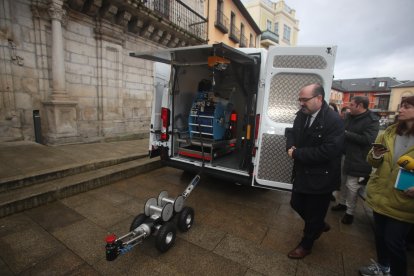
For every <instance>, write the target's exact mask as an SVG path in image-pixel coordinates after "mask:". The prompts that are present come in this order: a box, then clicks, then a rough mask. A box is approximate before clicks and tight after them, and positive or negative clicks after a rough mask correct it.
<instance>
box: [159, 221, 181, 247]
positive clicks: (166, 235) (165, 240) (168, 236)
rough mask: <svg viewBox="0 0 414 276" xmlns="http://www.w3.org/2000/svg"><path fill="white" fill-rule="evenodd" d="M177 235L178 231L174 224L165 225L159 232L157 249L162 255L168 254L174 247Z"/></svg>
mask: <svg viewBox="0 0 414 276" xmlns="http://www.w3.org/2000/svg"><path fill="white" fill-rule="evenodd" d="M176 235H177V230H176V229H175V226H174V224H173V223H171V222H167V223H165V224H163V225H162V226H161V227H160V229H159V230H158V234H157V236H156V238H155V247H156V248H157V249H158V251H160V252H161V253H164V252H166V251H167V250H168V249H170V248H171V247H172V246H173V245H174V242H175V238H176Z"/></svg>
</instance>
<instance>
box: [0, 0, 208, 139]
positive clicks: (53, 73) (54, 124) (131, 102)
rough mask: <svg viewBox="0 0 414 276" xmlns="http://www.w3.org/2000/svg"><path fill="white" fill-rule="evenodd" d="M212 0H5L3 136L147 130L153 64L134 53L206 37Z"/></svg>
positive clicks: (1, 27) (120, 134) (0, 23)
mask: <svg viewBox="0 0 414 276" xmlns="http://www.w3.org/2000/svg"><path fill="white" fill-rule="evenodd" d="M204 5H205V1H200V0H187V1H179V0H175V1H172V0H146V1H141V0H130V1H117V0H107V1H102V0H2V1H0V49H1V50H0V141H15V140H35V139H36V141H37V140H40V141H39V142H41V143H45V144H63V143H80V142H93V141H100V140H106V139H119V138H128V137H140V136H147V135H148V131H149V129H150V126H149V124H150V117H151V105H152V97H153V96H152V95H153V89H154V78H153V64H152V62H149V61H144V60H139V59H136V58H133V57H130V56H129V53H130V52H136V51H150V50H156V49H162V48H169V47H179V46H189V45H200V44H205V43H207V40H208V38H207V19H206V18H205V16H204V9H205V6H204Z"/></svg>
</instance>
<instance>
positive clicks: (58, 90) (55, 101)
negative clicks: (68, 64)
mask: <svg viewBox="0 0 414 276" xmlns="http://www.w3.org/2000/svg"><path fill="white" fill-rule="evenodd" d="M48 12H49V15H50V18H51V20H52V93H51V95H50V100H49V101H47V102H44V103H43V104H44V107H45V110H46V117H47V122H48V133H47V135H46V136H47V142H48V143H49V144H64V143H73V142H78V140H79V137H78V128H77V113H76V106H77V102H76V101H73V100H71V99H70V97H69V95H68V92H67V90H66V77H65V53H64V40H63V33H62V19H63V16H64V15H65V10H64V9H63V0H51V2H50V7H49V9H48Z"/></svg>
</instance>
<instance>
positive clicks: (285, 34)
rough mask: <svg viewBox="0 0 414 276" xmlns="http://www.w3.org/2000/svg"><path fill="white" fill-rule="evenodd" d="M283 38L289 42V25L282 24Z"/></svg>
mask: <svg viewBox="0 0 414 276" xmlns="http://www.w3.org/2000/svg"><path fill="white" fill-rule="evenodd" d="M283 39H284V40H286V41H288V42H290V27H289V26H286V25H283Z"/></svg>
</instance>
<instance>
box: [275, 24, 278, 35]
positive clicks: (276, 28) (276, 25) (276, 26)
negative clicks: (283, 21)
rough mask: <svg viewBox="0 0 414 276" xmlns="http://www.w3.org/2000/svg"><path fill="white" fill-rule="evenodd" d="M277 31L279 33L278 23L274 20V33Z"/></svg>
mask: <svg viewBox="0 0 414 276" xmlns="http://www.w3.org/2000/svg"><path fill="white" fill-rule="evenodd" d="M278 33H279V23H278V22H276V23H275V34H278Z"/></svg>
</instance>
